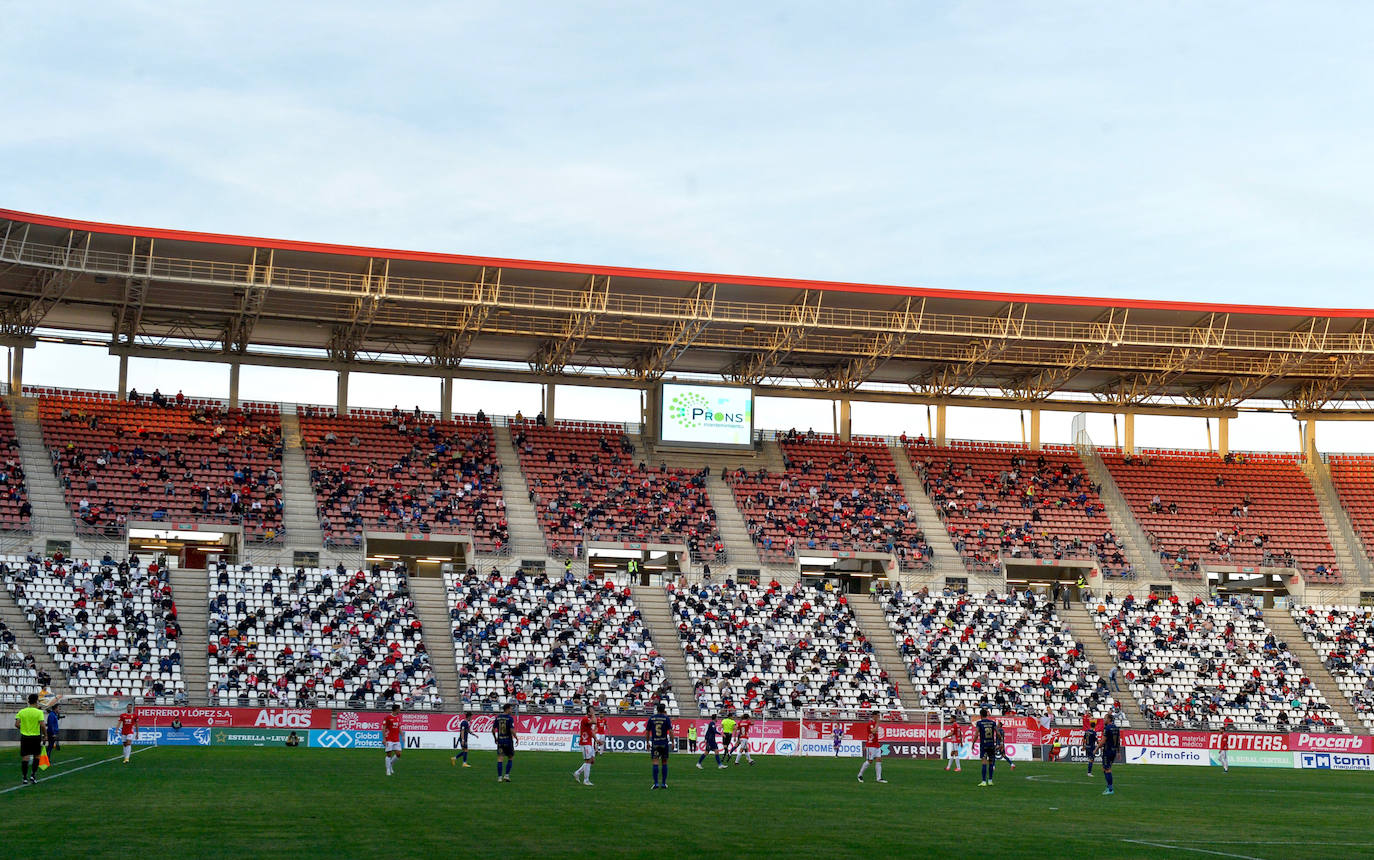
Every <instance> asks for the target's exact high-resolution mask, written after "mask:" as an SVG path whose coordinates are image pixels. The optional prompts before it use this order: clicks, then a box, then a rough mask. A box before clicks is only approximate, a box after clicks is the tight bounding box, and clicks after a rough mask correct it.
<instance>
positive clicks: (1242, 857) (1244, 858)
mask: <svg viewBox="0 0 1374 860" xmlns="http://www.w3.org/2000/svg"><path fill="white" fill-rule="evenodd" d="M1121 841H1122V842H1130V843H1132V844H1135V845H1149V846H1150V847H1151V848H1168V849H1169V850H1170V851H1191V852H1193V853H1194V854H1211V855H1213V856H1214V857H1236V858H1239V860H1264V858H1263V857H1254V856H1251V855H1249V854H1229V853H1227V852H1225V851H1209V850H1208V849H1206V848H1189V847H1187V846H1185V845H1170V844H1168V843H1167V842H1146V841H1145V840H1144V839H1123V840H1121Z"/></svg>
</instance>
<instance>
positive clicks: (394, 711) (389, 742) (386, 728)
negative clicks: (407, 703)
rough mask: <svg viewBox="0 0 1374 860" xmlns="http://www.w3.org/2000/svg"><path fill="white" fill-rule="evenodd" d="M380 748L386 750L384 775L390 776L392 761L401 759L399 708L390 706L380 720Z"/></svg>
mask: <svg viewBox="0 0 1374 860" xmlns="http://www.w3.org/2000/svg"><path fill="white" fill-rule="evenodd" d="M382 747H383V748H384V749H385V750H386V775H387V776H391V775H392V767H393V766H394V765H393V763H392V759H398V758H400V757H401V706H400V705H392V706H391V713H389V714H387V715H386V717H385V718H384V719H383V720H382Z"/></svg>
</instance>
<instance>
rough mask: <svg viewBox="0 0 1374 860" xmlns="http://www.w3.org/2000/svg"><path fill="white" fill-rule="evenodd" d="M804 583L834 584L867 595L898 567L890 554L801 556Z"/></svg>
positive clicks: (854, 592)
mask: <svg viewBox="0 0 1374 860" xmlns="http://www.w3.org/2000/svg"><path fill="white" fill-rule="evenodd" d="M797 564H798V566H799V567H800V568H801V582H802V585H804V586H815V585H819V584H824V583H827V582H828V583H831V584H833V585H834V587H835V590H836V591H839V592H841V593H843V594H868V593H869V592H870V591H872V590H873V589H874V588H875V587H876V586H878V585H881V584H885V583H886V582H887V581H888V579H889V574H891V573H892V572H893V571H895V569H896V564H895V562H894V561H893V558H892V556H891V555H889V554H884V553H845V554H843V555H836V556H824V555H822V556H817V555H805V556H803V555H798V556H797Z"/></svg>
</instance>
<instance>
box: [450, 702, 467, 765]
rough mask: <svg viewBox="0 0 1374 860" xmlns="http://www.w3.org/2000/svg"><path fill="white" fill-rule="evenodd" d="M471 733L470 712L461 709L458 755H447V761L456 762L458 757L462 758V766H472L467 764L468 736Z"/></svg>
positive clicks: (454, 763) (453, 763)
mask: <svg viewBox="0 0 1374 860" xmlns="http://www.w3.org/2000/svg"><path fill="white" fill-rule="evenodd" d="M471 734H472V714H471V713H469V712H468V711H463V719H462V721H461V722H459V723H458V755H455V756H449V760H448V763H449V764H452V765H456V764H458V759H459V758H460V757H461V758H462V759H463V767H472V765H470V764H468V736H469V735H471Z"/></svg>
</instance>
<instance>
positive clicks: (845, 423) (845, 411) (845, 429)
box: [840, 397, 853, 442]
mask: <svg viewBox="0 0 1374 860" xmlns="http://www.w3.org/2000/svg"><path fill="white" fill-rule="evenodd" d="M852 430H853V421H852V420H851V418H850V413H849V398H848V397H846V398H844V399H843V400H841V401H840V441H841V442H848V441H849V437H850V433H851V431H852Z"/></svg>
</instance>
